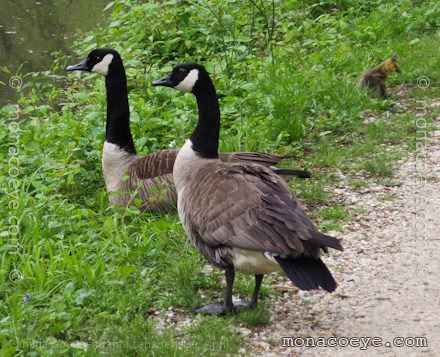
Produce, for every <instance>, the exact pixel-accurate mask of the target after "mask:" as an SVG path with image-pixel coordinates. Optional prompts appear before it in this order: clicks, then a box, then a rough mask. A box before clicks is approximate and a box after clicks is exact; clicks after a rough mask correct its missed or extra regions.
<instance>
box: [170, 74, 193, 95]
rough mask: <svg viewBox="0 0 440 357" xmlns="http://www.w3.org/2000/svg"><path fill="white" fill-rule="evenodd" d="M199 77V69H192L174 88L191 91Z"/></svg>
mask: <svg viewBox="0 0 440 357" xmlns="http://www.w3.org/2000/svg"><path fill="white" fill-rule="evenodd" d="M198 79H199V70H198V69H192V70H191V71H189V73H188V75H187V76H186V77H185V78H184V79H183V81H182V82H180V83H179V84H178V85H177V86H175V87H174V88H176V89H178V90H181V91H182V92H188V93H191V91H192V89H193V88H194V85H195V84H196V82H197V80H198Z"/></svg>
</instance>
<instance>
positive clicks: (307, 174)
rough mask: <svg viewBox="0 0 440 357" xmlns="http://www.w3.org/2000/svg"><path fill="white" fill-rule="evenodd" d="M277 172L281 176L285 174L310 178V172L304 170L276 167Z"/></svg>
mask: <svg viewBox="0 0 440 357" xmlns="http://www.w3.org/2000/svg"><path fill="white" fill-rule="evenodd" d="M275 173H276V174H277V175H279V176H284V177H286V176H288V177H299V178H310V172H308V171H304V170H294V169H279V168H276V170H275Z"/></svg>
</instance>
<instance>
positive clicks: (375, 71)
mask: <svg viewBox="0 0 440 357" xmlns="http://www.w3.org/2000/svg"><path fill="white" fill-rule="evenodd" d="M393 72H400V68H399V66H398V65H397V58H396V54H394V55H393V56H392V57H391V58H388V59H386V60H385V61H383V62H382V63H381V64H378V65H377V66H375V67H373V68H370V69H368V70H366V71H365V72H364V74H363V75H362V77H361V79H360V80H359V83H358V87H359V88H361V89H362V88H368V90H369V92H370V93H371V94H377V93H378V94H380V95H381V96H382V97H383V98H386V97H387V94H386V89H385V88H386V82H387V77H388V74H390V73H393Z"/></svg>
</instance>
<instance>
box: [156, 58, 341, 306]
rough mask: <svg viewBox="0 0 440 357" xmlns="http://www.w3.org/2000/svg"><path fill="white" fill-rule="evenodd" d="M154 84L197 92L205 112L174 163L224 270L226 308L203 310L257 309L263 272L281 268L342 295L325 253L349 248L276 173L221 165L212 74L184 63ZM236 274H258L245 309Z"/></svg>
mask: <svg viewBox="0 0 440 357" xmlns="http://www.w3.org/2000/svg"><path fill="white" fill-rule="evenodd" d="M153 85H156V86H166V87H172V88H175V89H178V90H181V91H184V92H190V93H193V94H194V95H195V96H196V99H197V104H198V108H199V120H198V123H197V127H196V129H195V130H194V132H193V134H192V135H191V137H190V139H189V140H187V141H186V143H185V145H184V146H183V147H182V148H181V149H180V151H179V154H178V155H177V158H176V162H175V164H174V170H173V175H174V182H175V185H176V188H177V194H178V200H177V208H178V212H179V217H180V220H181V222H182V225H183V227H184V229H185V231H186V232H187V234H188V236H189V237H190V239H191V242H192V244H193V245H194V246H195V247H196V248H198V249H199V251H200V252H201V253H202V254H203V255H204V256H205V257H206V258H207V259H208V261H210V262H211V263H212V264H214V265H215V266H217V267H219V268H223V269H225V271H226V273H225V275H226V284H227V286H226V295H225V300H224V302H223V303H212V304H208V305H205V306H203V307H201V308H199V309H196V311H198V312H200V313H208V314H212V313H220V314H223V313H230V312H234V311H236V310H237V307H248V308H252V307H255V306H256V304H257V300H258V293H259V289H260V285H261V282H262V279H263V275H264V274H267V273H270V272H273V271H277V270H284V271H285V273H286V274H287V276H288V277H289V279H290V280H291V281H292V282H293V283H294V284H295V285H296V286H297V287H298V288H300V289H303V290H311V289H318V288H323V289H325V290H327V291H333V290H335V288H336V282H335V280H334V278H333V276H332V274H331V273H330V271H329V270H328V269H327V267H326V266H325V264H324V263H323V262H322V260H321V259H320V249H323V250H324V251H327V248H333V249H338V250H342V246H341V244H340V243H339V241H338V240H337V239H336V238H334V237H330V236H328V235H325V234H323V233H320V232H319V231H318V230H317V229H316V227H315V226H314V224H313V223H312V221H311V220H310V219H309V217H307V215H306V213H305V212H304V211H303V209H302V208H301V207H300V206H299V204H298V202H297V200H296V198H295V196H294V194H293V193H292V191H291V190H290V188H289V186H288V185H287V184H286V182H285V181H284V180H283V179H281V178H280V177H279V176H278V175H277V174H275V173H274V172H272V171H271V170H269V169H268V168H266V167H264V166H262V165H258V164H252V163H225V162H222V161H221V160H219V156H218V152H217V151H218V142H219V132H220V111H219V105H218V100H217V95H216V91H215V88H214V85H213V83H212V81H211V79H210V77H209V75H208V73H207V72H206V70H205V69H204V68H203V67H202V66H200V65H198V64H194V63H187V64H182V65H179V66H177V67H175V68H174V69H173V71H172V72H171V73H170V74H168V75H167V76H166V77H164V78H162V79H159V80H157V81H154V82H153ZM235 270H240V271H242V272H245V273H248V274H254V275H255V289H254V292H253V294H252V298H251V300H250V302H249V303H245V304H242V305H240V306H237V305H234V304H233V301H232V287H233V282H234V276H235Z"/></svg>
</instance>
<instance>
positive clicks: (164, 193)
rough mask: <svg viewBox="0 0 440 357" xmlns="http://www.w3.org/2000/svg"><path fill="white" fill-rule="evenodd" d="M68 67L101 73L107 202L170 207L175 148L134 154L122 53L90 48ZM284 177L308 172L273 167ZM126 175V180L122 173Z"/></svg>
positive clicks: (238, 158)
mask: <svg viewBox="0 0 440 357" xmlns="http://www.w3.org/2000/svg"><path fill="white" fill-rule="evenodd" d="M67 71H89V72H93V73H98V74H101V75H103V76H105V85H106V90H107V124H106V133H105V142H104V148H103V154H102V171H103V173H104V180H105V186H106V189H107V192H108V193H109V200H110V203H111V204H114V205H117V206H119V207H127V206H128V205H130V204H132V202H134V201H133V199H134V198H137V199H140V200H141V203H142V204H141V207H140V209H142V210H149V211H154V212H163V213H165V212H172V211H175V207H176V200H177V194H176V190H175V187H174V184H173V177H172V171H173V165H174V161H175V159H176V156H177V153H178V150H161V151H158V152H154V153H152V154H149V155H147V156H139V155H137V153H136V149H135V146H134V142H133V138H132V135H131V132H130V109H129V105H128V95H127V80H126V76H125V70H124V65H123V63H122V59H121V56H120V55H119V53H118V52H117V51H115V50H113V49H107V48H101V49H95V50H93V51H92V52H90V54H89V55H88V56H87V58H86V59H85V60H84V61H82V62H81V63H79V64H76V65H72V66H69V67H67ZM284 158H285V156H283V155H278V154H263V153H254V152H237V153H226V154H220V159H221V160H222V161H226V162H257V163H260V164H262V165H265V166H272V165H275V164H276V163H278V162H279V161H281V160H283V159H284ZM273 169H274V170H276V171H277V172H279V173H280V174H282V175H286V176H289V177H290V176H298V177H303V178H306V177H310V176H309V174H308V173H307V172H305V171H301V170H290V169H277V168H275V167H274V168H273ZM126 173H127V174H128V179H127V180H125V179H123V177H124V176H125V174H126Z"/></svg>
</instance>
